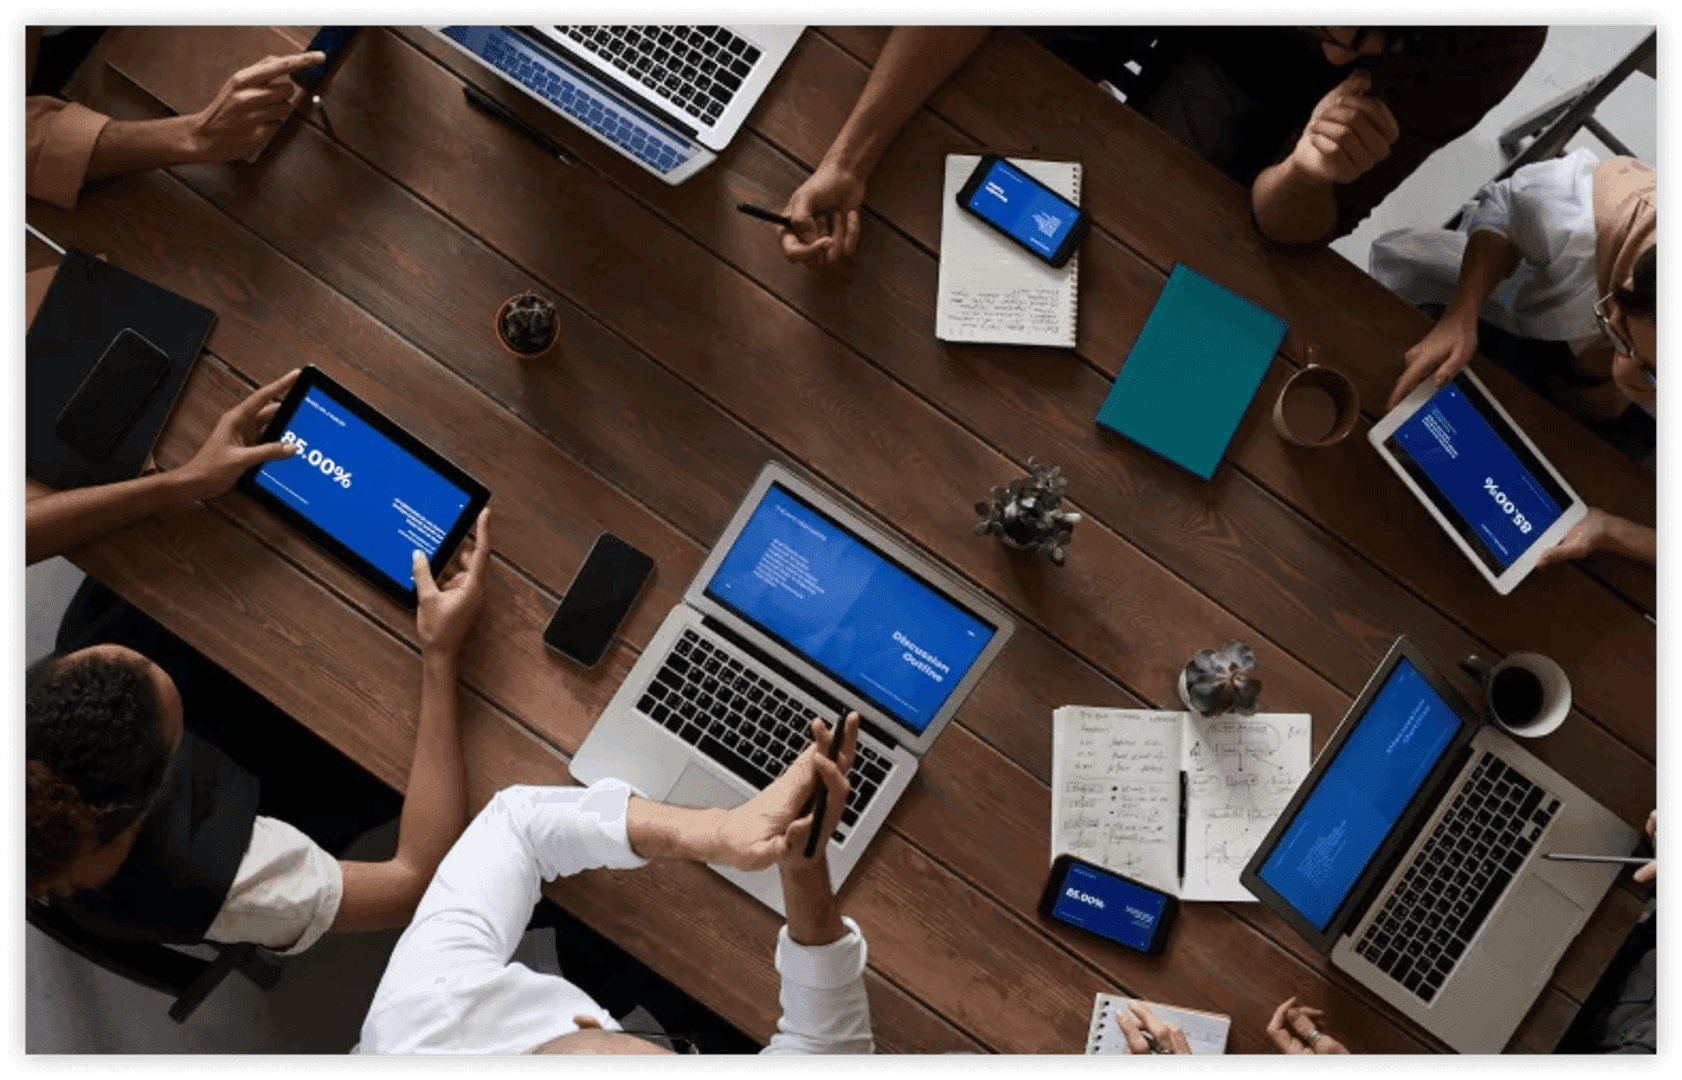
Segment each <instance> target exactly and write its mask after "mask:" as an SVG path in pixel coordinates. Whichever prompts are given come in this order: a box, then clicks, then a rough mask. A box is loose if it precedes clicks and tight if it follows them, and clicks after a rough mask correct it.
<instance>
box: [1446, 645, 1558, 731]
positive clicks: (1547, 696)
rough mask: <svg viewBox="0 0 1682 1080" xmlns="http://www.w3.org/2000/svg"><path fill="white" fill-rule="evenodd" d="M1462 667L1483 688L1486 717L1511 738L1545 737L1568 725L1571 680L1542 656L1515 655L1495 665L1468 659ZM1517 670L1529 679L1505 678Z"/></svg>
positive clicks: (1556, 665) (1524, 653)
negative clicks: (1515, 736) (1511, 736)
mask: <svg viewBox="0 0 1682 1080" xmlns="http://www.w3.org/2000/svg"><path fill="white" fill-rule="evenodd" d="M1460 666H1461V667H1462V668H1464V669H1465V671H1466V672H1467V673H1468V674H1470V675H1471V676H1473V677H1474V678H1476V679H1477V680H1478V681H1479V682H1480V683H1481V684H1482V685H1483V692H1484V712H1485V714H1486V715H1487V716H1488V717H1489V718H1490V719H1491V720H1493V721H1495V723H1496V725H1497V726H1498V727H1500V728H1501V730H1502V731H1505V732H1507V733H1508V734H1509V735H1517V736H1519V737H1520V738H1524V739H1537V738H1541V737H1542V736H1543V735H1546V734H1548V733H1549V732H1551V731H1554V730H1555V729H1557V728H1558V727H1559V725H1561V724H1563V723H1565V716H1566V714H1567V713H1569V712H1570V711H1571V680H1570V679H1567V678H1566V677H1565V669H1564V668H1561V667H1560V666H1559V665H1558V664H1556V663H1554V662H1553V661H1552V660H1550V659H1548V658H1547V657H1545V656H1543V655H1542V654H1541V653H1533V652H1516V653H1511V654H1509V655H1508V656H1507V657H1506V658H1505V659H1503V660H1502V661H1501V662H1500V663H1498V664H1493V665H1492V664H1490V663H1488V662H1487V661H1485V660H1483V659H1481V658H1479V657H1476V656H1468V657H1467V658H1466V659H1464V660H1462V661H1461V662H1460ZM1515 669H1516V670H1517V671H1520V672H1524V673H1528V675H1529V678H1524V677H1522V676H1521V677H1515V676H1513V675H1511V674H1509V675H1507V676H1506V677H1505V678H1503V674H1502V673H1503V672H1511V671H1513V670H1515Z"/></svg>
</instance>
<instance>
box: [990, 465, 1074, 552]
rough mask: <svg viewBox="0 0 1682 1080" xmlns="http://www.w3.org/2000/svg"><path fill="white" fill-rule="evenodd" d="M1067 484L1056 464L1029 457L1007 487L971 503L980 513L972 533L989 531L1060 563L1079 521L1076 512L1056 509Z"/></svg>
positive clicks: (1012, 545)
mask: <svg viewBox="0 0 1682 1080" xmlns="http://www.w3.org/2000/svg"><path fill="white" fill-rule="evenodd" d="M1068 483H1069V482H1068V481H1067V480H1065V479H1064V478H1063V470H1062V469H1061V468H1060V467H1058V466H1056V465H1041V464H1040V463H1039V462H1038V461H1036V460H1034V459H1033V458H1029V459H1028V475H1027V476H1025V477H1023V476H1018V477H1017V478H1016V479H1014V480H1012V481H1011V482H1010V486H1009V487H1008V488H994V489H993V491H992V497H991V499H990V500H989V501H988V502H978V503H976V504H975V512H976V513H978V514H980V515H981V520H980V521H978V522H976V523H975V535H977V536H986V535H987V534H988V533H992V534H994V535H995V536H997V537H998V538H999V540H1000V541H1001V542H1002V543H1003V544H1004V545H1005V546H1006V547H1008V548H1014V549H1016V550H1018V551H1038V552H1040V553H1042V554H1044V555H1045V557H1046V558H1048V559H1050V560H1051V562H1052V565H1054V566H1062V565H1063V560H1064V559H1065V558H1067V556H1068V547H1069V540H1070V538H1071V537H1072V536H1073V535H1074V531H1075V523H1076V522H1078V521H1079V520H1080V515H1079V514H1077V513H1074V512H1072V511H1069V510H1061V509H1059V507H1060V506H1061V505H1062V503H1063V492H1064V490H1065V489H1066V488H1067V487H1068Z"/></svg>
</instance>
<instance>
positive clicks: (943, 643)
mask: <svg viewBox="0 0 1682 1080" xmlns="http://www.w3.org/2000/svg"><path fill="white" fill-rule="evenodd" d="M707 594H708V595H710V596H712V597H713V598H714V599H717V600H719V601H722V602H723V603H724V604H726V605H728V606H729V607H731V608H733V609H735V610H736V611H737V612H739V613H740V614H742V615H744V616H746V617H747V618H748V619H749V620H751V621H752V622H754V623H757V624H758V625H759V626H761V627H763V628H764V629H765V630H768V631H769V632H770V633H771V634H773V635H774V636H776V637H778V638H780V639H782V640H783V641H784V642H786V643H787V644H788V645H790V646H792V647H794V648H796V649H798V650H800V651H801V652H803V653H805V654H806V657H807V658H808V659H810V660H811V661H812V662H813V663H814V664H817V665H818V666H819V667H822V668H824V669H826V670H828V671H829V672H830V673H831V674H833V675H835V676H836V677H837V678H839V679H840V680H841V681H842V682H845V683H846V684H848V685H849V686H851V687H853V688H854V689H856V690H858V691H859V692H860V693H862V694H864V695H865V696H866V697H868V698H870V699H871V700H872V701H874V702H875V703H876V704H877V705H879V706H881V707H882V708H883V709H885V710H886V711H887V712H889V713H890V714H892V715H893V716H894V717H896V718H897V719H898V720H899V722H900V723H902V724H904V725H905V726H906V727H908V728H910V729H911V730H912V731H914V732H918V733H921V732H922V731H923V729H924V728H926V727H928V725H929V721H930V720H933V719H934V717H935V714H936V713H938V712H939V711H940V707H941V706H942V705H943V704H945V702H946V699H947V698H948V697H950V696H951V694H952V690H953V688H954V687H956V686H957V685H958V683H959V682H961V681H962V680H963V677H964V675H965V674H966V673H967V672H968V671H969V668H970V665H971V664H973V663H974V662H975V659H976V657H978V656H980V655H981V650H982V649H984V648H985V647H986V646H987V642H988V641H989V640H991V639H992V636H993V629H992V627H990V626H988V625H987V624H986V623H984V622H982V621H980V620H979V619H977V618H975V617H974V616H972V615H970V614H969V613H968V612H966V611H964V610H963V609H962V608H960V607H958V606H957V605H956V604H954V603H952V602H951V601H950V600H948V599H947V598H946V597H944V596H942V595H941V594H940V593H938V592H936V591H935V590H933V589H931V588H929V587H928V586H927V585H924V584H923V583H922V582H920V581H918V580H917V579H916V578H914V577H912V576H911V575H910V574H908V573H906V572H905V571H904V570H901V569H900V568H899V567H897V566H895V565H894V564H893V563H891V562H889V561H888V560H887V559H884V558H883V557H882V556H880V555H878V554H876V552H875V551H873V550H871V549H870V548H869V547H867V546H865V545H864V544H862V543H860V542H859V541H858V540H857V539H855V538H854V537H853V536H851V535H850V534H848V533H847V532H845V531H844V530H842V529H841V528H840V527H839V526H837V525H834V524H832V523H831V522H830V521H828V520H827V519H826V518H824V517H823V516H822V515H820V514H818V513H816V512H814V511H813V510H811V509H810V508H808V507H807V506H805V505H804V504H803V503H801V502H800V501H798V500H797V499H795V498H794V497H793V496H791V495H789V494H788V492H786V491H784V490H783V489H782V488H780V487H778V486H776V485H775V484H773V485H772V486H771V487H770V488H768V489H767V490H766V492H765V498H764V499H763V500H761V501H760V504H759V508H758V509H757V510H755V511H754V514H753V516H752V517H751V518H749V519H748V522H747V524H746V525H745V526H743V528H742V532H741V535H739V536H738V537H737V538H736V542H735V544H733V545H732V546H731V548H730V551H729V553H728V554H726V555H725V557H724V559H723V560H722V561H721V562H720V563H719V566H718V571H717V573H715V574H714V575H713V578H712V581H710V582H709V583H708V584H707Z"/></svg>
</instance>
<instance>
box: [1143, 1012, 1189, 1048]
mask: <svg viewBox="0 0 1682 1080" xmlns="http://www.w3.org/2000/svg"><path fill="white" fill-rule="evenodd" d="M1130 1008H1132V1010H1133V1012H1134V1014H1135V1015H1136V1016H1138V1017H1139V1020H1140V1022H1141V1023H1143V1024H1144V1025H1145V1030H1146V1031H1148V1032H1150V1033H1151V1038H1153V1039H1155V1040H1156V1045H1157V1046H1159V1047H1161V1048H1162V1049H1164V1050H1173V1051H1175V1052H1176V1053H1182V1054H1189V1053H1191V1049H1190V1048H1189V1047H1187V1048H1186V1049H1184V1050H1180V1049H1179V1047H1180V1046H1184V1045H1185V1041H1186V1037H1185V1033H1184V1032H1182V1031H1181V1030H1180V1029H1179V1028H1177V1027H1175V1026H1174V1025H1173V1024H1170V1023H1169V1022H1168V1021H1166V1020H1164V1019H1162V1017H1160V1016H1158V1015H1156V1013H1154V1012H1152V1011H1151V1008H1150V1006H1149V1005H1146V1004H1145V1003H1144V1002H1142V1001H1134V1002H1131V1003H1130ZM1176 1037H1177V1038H1176Z"/></svg>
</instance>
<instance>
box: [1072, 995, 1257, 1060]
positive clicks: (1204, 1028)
mask: <svg viewBox="0 0 1682 1080" xmlns="http://www.w3.org/2000/svg"><path fill="white" fill-rule="evenodd" d="M1132 1002H1133V999H1132V998H1126V997H1121V996H1120V995H1118V994H1099V995H1098V996H1097V998H1096V999H1095V1000H1094V1001H1093V1002H1092V1026H1091V1027H1090V1028H1089V1029H1088V1031H1087V1036H1086V1052H1087V1053H1089V1054H1130V1053H1132V1051H1131V1050H1129V1049H1128V1048H1127V1033H1126V1032H1124V1031H1122V1030H1121V1025H1120V1024H1118V1023H1116V1019H1115V1014H1116V1013H1117V1012H1118V1011H1120V1010H1122V1009H1127V1008H1130V1007H1131V1006H1132ZM1143 1004H1145V1005H1147V1006H1149V1008H1150V1011H1151V1012H1153V1013H1155V1014H1156V1015H1157V1016H1158V1017H1159V1018H1161V1019H1163V1020H1166V1021H1168V1022H1169V1023H1170V1024H1173V1025H1174V1026H1175V1027H1177V1028H1179V1029H1180V1030H1181V1031H1182V1032H1183V1033H1184V1034H1185V1037H1186V1045H1187V1046H1189V1047H1191V1052H1192V1053H1194V1054H1224V1053H1226V1037H1227V1032H1228V1031H1230V1030H1231V1028H1232V1017H1230V1016H1223V1015H1221V1014H1220V1013H1211V1012H1203V1011H1202V1010H1201V1009H1181V1008H1177V1007H1175V1006H1173V1005H1159V1004H1157V1003H1156V1002H1154V1001H1147V1002H1144V1003H1143Z"/></svg>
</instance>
